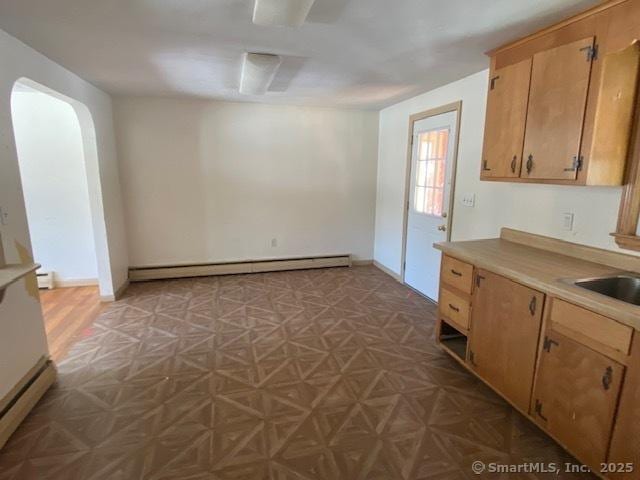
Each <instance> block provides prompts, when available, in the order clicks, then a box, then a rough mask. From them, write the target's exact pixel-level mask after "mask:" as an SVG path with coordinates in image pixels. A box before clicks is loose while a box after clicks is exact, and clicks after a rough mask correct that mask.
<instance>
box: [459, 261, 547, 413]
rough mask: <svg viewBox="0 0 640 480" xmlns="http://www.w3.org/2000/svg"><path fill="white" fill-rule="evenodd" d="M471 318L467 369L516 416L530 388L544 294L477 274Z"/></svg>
mask: <svg viewBox="0 0 640 480" xmlns="http://www.w3.org/2000/svg"><path fill="white" fill-rule="evenodd" d="M477 278H478V281H477V283H476V289H475V291H474V294H473V302H472V304H473V309H472V314H471V315H472V316H471V340H470V342H471V347H470V358H469V362H470V363H471V367H472V368H473V369H474V370H475V371H476V373H477V374H478V375H480V376H481V377H482V378H483V379H485V380H486V381H487V382H488V383H489V384H490V385H491V386H492V387H493V388H495V389H496V390H497V391H498V392H500V393H501V394H502V395H504V396H505V397H506V398H508V399H509V400H510V401H512V402H513V404H514V405H516V406H517V407H519V408H520V409H521V410H522V411H525V412H526V411H528V409H529V403H530V400H531V389H532V387H533V372H534V368H535V362H536V353H537V349H538V340H539V337H540V324H541V319H542V308H543V303H544V294H542V293H540V292H537V291H535V290H532V289H530V288H527V287H525V286H523V285H520V284H518V283H515V282H512V281H511V280H508V279H506V278H504V277H500V276H498V275H495V274H493V273H490V272H486V271H483V270H480V271H478V276H477Z"/></svg>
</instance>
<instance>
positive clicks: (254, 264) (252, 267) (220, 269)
mask: <svg viewBox="0 0 640 480" xmlns="http://www.w3.org/2000/svg"><path fill="white" fill-rule="evenodd" d="M351 265H352V261H351V255H329V256H324V257H305V258H282V259H270V260H248V261H242V262H225V263H207V264H193V265H160V266H152V267H131V268H129V280H130V281H132V282H144V281H147V280H164V279H171V278H189V277H209V276H214V275H235V274H242V273H263V272H278V271H286V270H307V269H314V268H330V267H350V266H351Z"/></svg>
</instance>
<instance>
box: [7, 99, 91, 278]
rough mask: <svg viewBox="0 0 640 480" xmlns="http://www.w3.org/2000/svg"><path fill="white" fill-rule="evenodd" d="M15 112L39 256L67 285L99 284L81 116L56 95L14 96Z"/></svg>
mask: <svg viewBox="0 0 640 480" xmlns="http://www.w3.org/2000/svg"><path fill="white" fill-rule="evenodd" d="M11 110H12V118H13V129H14V133H15V137H16V147H17V150H18V160H19V163H20V176H21V179H22V190H23V193H24V200H25V205H26V208H27V219H28V221H29V233H30V237H31V247H32V250H33V257H34V259H35V261H36V262H37V263H39V264H41V265H42V269H43V270H44V271H46V272H54V273H55V279H56V282H59V283H61V284H65V283H68V284H69V283H75V282H85V281H95V282H97V278H98V271H97V266H96V252H95V244H94V239H93V230H92V223H91V211H90V209H89V188H88V185H87V171H86V168H85V159H84V151H83V145H82V133H81V131H80V122H79V121H78V117H77V115H76V112H75V111H74V109H73V107H72V106H71V105H70V104H68V103H66V102H64V101H62V100H60V99H57V98H55V97H53V96H51V95H47V94H44V93H39V92H36V91H26V90H25V91H14V93H13V96H12V99H11Z"/></svg>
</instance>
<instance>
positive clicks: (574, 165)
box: [564, 155, 584, 172]
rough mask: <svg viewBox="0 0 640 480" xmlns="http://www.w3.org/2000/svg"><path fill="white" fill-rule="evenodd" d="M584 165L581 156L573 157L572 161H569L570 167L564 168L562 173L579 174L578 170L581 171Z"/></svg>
mask: <svg viewBox="0 0 640 480" xmlns="http://www.w3.org/2000/svg"><path fill="white" fill-rule="evenodd" d="M583 163H584V157H582V156H578V155H574V157H573V159H572V161H571V166H570V167H569V168H565V169H564V171H565V172H579V171H580V170H582V164H583Z"/></svg>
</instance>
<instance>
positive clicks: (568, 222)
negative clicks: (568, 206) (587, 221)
mask: <svg viewBox="0 0 640 480" xmlns="http://www.w3.org/2000/svg"><path fill="white" fill-rule="evenodd" d="M562 228H564V229H565V230H566V231H568V232H571V231H573V213H570V212H567V213H563V214H562Z"/></svg>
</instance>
